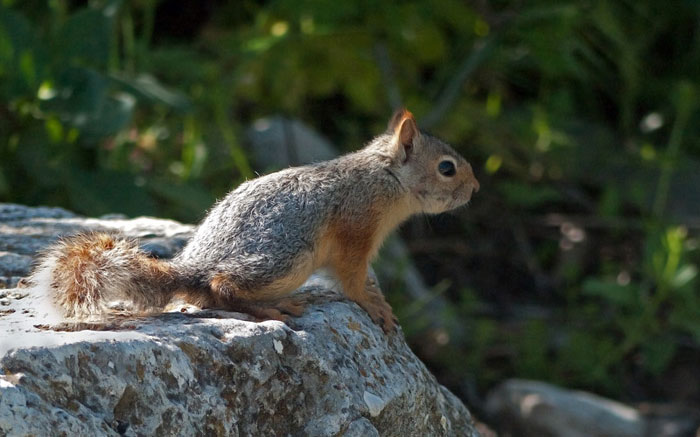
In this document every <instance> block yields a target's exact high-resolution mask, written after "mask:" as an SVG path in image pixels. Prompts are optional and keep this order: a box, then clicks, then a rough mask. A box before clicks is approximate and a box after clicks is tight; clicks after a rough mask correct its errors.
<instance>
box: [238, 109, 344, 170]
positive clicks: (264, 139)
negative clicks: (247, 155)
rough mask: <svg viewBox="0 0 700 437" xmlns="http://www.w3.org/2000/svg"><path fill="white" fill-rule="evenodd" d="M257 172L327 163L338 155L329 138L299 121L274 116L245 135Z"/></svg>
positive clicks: (259, 122)
mask: <svg viewBox="0 0 700 437" xmlns="http://www.w3.org/2000/svg"><path fill="white" fill-rule="evenodd" d="M246 136H247V137H248V143H249V144H250V149H251V152H252V154H253V159H254V161H255V164H256V166H257V167H258V168H261V169H263V170H265V169H274V170H279V169H281V168H285V167H289V166H296V165H303V164H308V163H310V162H318V161H326V160H329V159H333V158H335V157H336V156H337V155H338V153H337V151H336V150H335V148H334V147H333V145H332V144H331V143H330V141H328V140H327V139H326V138H324V137H323V136H321V135H320V134H319V133H317V132H316V131H314V130H313V129H312V128H310V127H309V126H307V125H305V124H304V123H302V122H301V121H299V120H294V119H288V118H284V117H281V116H272V117H268V118H261V119H258V120H255V122H254V123H253V125H252V126H251V127H250V128H248V130H247V132H246Z"/></svg>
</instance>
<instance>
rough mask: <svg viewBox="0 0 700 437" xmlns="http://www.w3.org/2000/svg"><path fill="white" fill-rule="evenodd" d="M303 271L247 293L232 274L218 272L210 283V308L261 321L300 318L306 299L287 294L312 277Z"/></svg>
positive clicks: (295, 272)
mask: <svg viewBox="0 0 700 437" xmlns="http://www.w3.org/2000/svg"><path fill="white" fill-rule="evenodd" d="M304 273H306V272H305V271H304V270H303V269H296V270H294V273H293V274H291V275H288V276H287V277H283V278H281V279H278V280H275V281H273V282H272V283H270V284H267V285H261V286H260V287H259V288H256V289H253V290H250V289H247V288H244V287H240V286H239V285H238V284H237V283H236V282H235V279H234V278H233V277H232V275H229V274H226V273H224V272H220V273H217V274H215V275H214V276H213V277H212V279H211V280H210V281H209V285H210V288H211V294H212V300H213V306H215V307H218V308H225V309H229V310H233V311H241V312H244V313H247V314H250V315H252V316H254V317H256V318H258V319H261V320H270V319H272V320H281V321H286V320H287V319H288V318H289V316H295V317H296V316H300V315H301V314H302V313H303V312H304V308H305V306H306V300H305V299H304V298H303V297H301V296H294V295H291V296H290V293H291V292H292V291H294V290H296V289H297V288H299V287H300V286H301V285H302V284H303V283H304V281H305V280H306V279H307V278H308V276H309V275H310V274H311V271H309V273H308V274H306V275H304Z"/></svg>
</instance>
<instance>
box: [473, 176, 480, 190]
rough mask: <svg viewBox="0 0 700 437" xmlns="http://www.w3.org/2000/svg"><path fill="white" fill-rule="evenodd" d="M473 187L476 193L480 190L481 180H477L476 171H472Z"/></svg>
mask: <svg viewBox="0 0 700 437" xmlns="http://www.w3.org/2000/svg"><path fill="white" fill-rule="evenodd" d="M472 187H474V192H475V193H478V192H479V181H477V180H476V176H474V173H472Z"/></svg>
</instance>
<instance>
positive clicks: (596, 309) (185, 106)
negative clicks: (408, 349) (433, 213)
mask: <svg viewBox="0 0 700 437" xmlns="http://www.w3.org/2000/svg"><path fill="white" fill-rule="evenodd" d="M0 4H1V5H2V6H0V201H3V202H15V203H23V204H27V205H55V206H63V207H65V208H68V209H70V210H73V211H76V212H78V213H82V214H85V215H92V216H94V215H101V214H107V213H123V214H126V215H128V216H138V215H154V216H159V217H170V218H174V219H177V220H181V221H185V222H191V223H195V222H197V221H198V220H199V219H200V218H202V216H203V214H204V213H205V211H206V210H207V209H208V208H209V207H210V206H211V204H212V203H213V202H214V201H215V199H216V198H218V197H221V196H223V195H224V194H225V193H226V192H227V191H228V190H229V189H231V188H232V187H234V186H236V185H237V184H238V183H240V182H241V181H243V180H244V179H245V178H250V177H252V176H254V175H255V173H256V172H266V171H271V170H274V169H275V164H274V163H270V162H267V163H262V164H261V163H260V161H259V160H258V161H256V160H255V159H253V157H255V156H256V147H257V146H256V144H258V143H257V142H256V140H255V138H256V135H255V132H259V131H261V130H264V128H266V127H269V126H270V123H271V122H270V120H273V121H274V120H277V121H280V120H281V123H282V130H283V133H284V132H287V131H288V130H289V129H292V128H294V129H296V128H295V127H294V126H303V127H304V129H307V130H309V131H310V132H312V133H313V135H316V134H318V135H317V136H318V137H319V138H321V139H323V138H325V139H327V141H329V143H330V144H333V145H334V147H337V150H338V151H339V152H342V151H350V150H355V149H357V148H359V147H360V146H361V145H362V144H363V143H365V142H366V141H368V140H369V139H370V138H371V137H372V136H374V135H376V134H379V133H381V132H382V131H383V130H384V129H385V127H386V122H387V120H388V119H389V117H390V115H391V113H392V111H393V110H394V109H395V108H396V107H399V106H401V105H405V106H406V107H408V108H409V109H410V110H411V111H412V112H413V113H414V114H415V115H416V118H417V119H418V120H419V124H420V125H421V126H422V127H423V128H425V129H426V130H428V131H430V132H431V133H433V134H435V135H437V136H439V137H441V138H443V139H445V140H446V141H448V142H449V143H451V144H452V145H453V146H454V147H455V148H456V149H457V150H459V151H460V152H461V153H462V154H463V155H464V156H465V157H466V158H467V159H468V160H469V161H470V162H471V163H472V165H473V167H474V169H475V172H476V174H477V178H478V179H479V181H480V183H481V191H480V192H479V193H478V194H477V195H475V196H474V198H473V200H472V202H471V205H470V206H469V207H468V208H464V209H461V210H459V211H456V212H453V213H451V214H446V215H442V216H437V217H417V218H414V219H413V220H412V221H411V222H410V223H408V224H407V225H405V226H404V227H403V228H402V230H401V231H400V235H401V236H402V237H403V241H404V243H405V247H406V249H407V250H406V251H401V252H400V253H401V254H400V255H397V254H396V252H394V251H385V252H383V254H382V259H381V260H380V262H379V265H389V266H392V267H393V268H394V276H393V277H391V275H383V277H382V282H383V285H384V288H385V289H386V290H387V293H388V295H389V299H390V301H391V302H392V305H393V306H394V308H395V311H396V313H397V314H398V315H399V318H400V321H401V324H402V326H403V327H404V331H405V332H406V334H407V338H408V340H409V342H410V343H411V346H412V347H413V349H414V351H416V353H417V354H418V355H419V356H420V357H421V359H422V360H424V362H426V363H427V365H428V366H429V367H430V368H431V370H432V371H433V373H434V374H435V375H436V376H437V378H438V380H439V381H440V382H442V383H443V384H445V385H447V386H448V387H449V388H450V389H451V390H453V391H454V392H455V393H456V394H457V395H458V396H460V397H461V398H462V399H463V400H465V402H466V403H467V405H468V406H469V407H470V408H471V409H472V411H474V412H475V413H477V415H479V412H481V411H482V410H483V408H484V397H485V394H486V393H488V392H489V390H491V389H492V388H493V387H494V386H496V385H497V384H498V383H499V382H502V381H504V380H506V379H508V378H512V377H518V378H528V379H536V380H541V381H547V382H551V383H554V384H557V385H560V386H563V387H567V388H575V389H584V390H587V391H591V392H595V393H598V394H600V395H604V396H608V397H611V398H614V399H617V400H621V401H624V402H628V403H631V404H638V403H641V402H654V403H673V404H681V405H685V406H690V407H693V406H695V407H697V406H698V404H700V372H698V367H699V365H700V279H698V277H697V273H698V263H699V262H700V251H699V250H698V246H699V244H700V240H698V236H699V233H698V230H699V229H700V100H699V97H700V2H698V1H694V0H669V1H665V2H659V1H656V0H636V1H631V0H587V1H583V0H582V1H550V0H531V1H527V2H525V1H521V0H494V1H487V0H473V1H458V0H441V1H439V2H432V1H420V0H418V1H402V2H374V1H369V0H360V1H342V2H326V1H322V0H277V1H273V0H271V1H261V2H255V1H246V0H243V1H236V2H227V1H224V0H181V1H176V0H130V1H129V0H124V1H106V0H105V1H89V2H88V1H77V0H76V1H72V0H50V1H43V0H42V1H39V0H0ZM261 119H262V121H261ZM285 126H286V127H285ZM289 126H292V128H290V127H289ZM285 129H286V130H285ZM295 147H297V150H296V151H295V152H294V153H299V154H301V152H303V150H302V151H301V152H300V151H299V150H298V149H304V147H305V144H304V143H303V142H302V143H300V144H297V145H296V146H295ZM288 153H289V152H288ZM258 155H260V153H259V151H258ZM412 266H415V268H417V271H418V272H419V273H420V277H422V281H424V283H425V284H427V285H426V288H427V290H428V291H427V293H423V298H421V299H415V296H414V297H413V298H412V297H411V296H409V295H408V294H407V293H405V292H403V288H404V285H402V282H401V280H400V278H402V273H403V272H405V271H408V270H410V269H411V268H413V267H412ZM380 270H383V269H380Z"/></svg>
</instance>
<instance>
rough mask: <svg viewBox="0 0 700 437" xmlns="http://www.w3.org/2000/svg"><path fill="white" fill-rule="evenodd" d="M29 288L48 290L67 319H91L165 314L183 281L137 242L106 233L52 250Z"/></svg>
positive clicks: (74, 239) (67, 241) (76, 238)
mask: <svg viewBox="0 0 700 437" xmlns="http://www.w3.org/2000/svg"><path fill="white" fill-rule="evenodd" d="M30 284H31V285H32V286H33V287H38V288H42V289H47V290H48V291H49V295H50V296H51V298H52V299H53V301H54V303H55V304H56V306H58V307H59V309H60V310H61V311H62V313H63V315H64V316H66V317H71V318H78V319H86V318H90V317H95V316H101V315H105V314H108V313H110V312H114V309H115V307H116V308H119V309H122V310H126V311H127V312H136V313H139V312H150V311H157V310H162V308H163V307H164V306H165V305H167V303H168V302H169V301H170V299H171V298H172V297H173V295H174V294H175V293H177V292H178V291H179V290H182V287H183V285H184V284H183V280H182V275H181V274H179V273H178V272H177V271H176V269H175V268H174V266H173V265H172V264H171V263H169V262H167V261H162V260H158V259H154V258H152V257H150V256H148V255H147V254H146V253H144V252H143V251H141V250H140V249H139V247H138V245H137V244H136V242H135V241H133V240H130V239H126V238H122V237H115V236H113V235H110V234H106V233H88V234H80V235H76V236H73V237H68V238H65V239H63V240H61V241H59V242H58V243H56V244H54V245H53V246H51V247H50V248H49V249H48V250H47V251H46V252H45V253H44V255H43V256H42V258H41V260H40V263H39V265H38V266H37V268H36V269H35V270H34V273H32V276H31V278H30Z"/></svg>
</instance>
